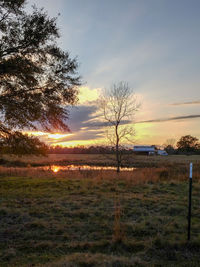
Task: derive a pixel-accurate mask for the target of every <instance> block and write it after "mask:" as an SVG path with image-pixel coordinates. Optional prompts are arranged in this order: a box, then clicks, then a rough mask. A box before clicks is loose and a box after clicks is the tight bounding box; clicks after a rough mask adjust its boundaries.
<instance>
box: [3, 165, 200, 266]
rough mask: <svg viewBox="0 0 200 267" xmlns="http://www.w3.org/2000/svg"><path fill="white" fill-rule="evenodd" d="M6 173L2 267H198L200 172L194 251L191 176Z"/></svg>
mask: <svg viewBox="0 0 200 267" xmlns="http://www.w3.org/2000/svg"><path fill="white" fill-rule="evenodd" d="M21 171H23V170H21ZM0 173H1V178H0V200H1V204H0V224H1V227H0V241H1V242H0V266H9V267H10V266H11V267H12V266H46V267H47V266H50V267H51V266H63V267H64V266H199V262H200V230H199V229H200V213H199V203H200V194H199V192H200V175H199V173H198V172H196V173H195V175H194V183H193V201H192V203H193V207H192V233H191V236H192V238H191V241H190V242H189V243H188V242H187V241H186V239H187V198H188V181H187V176H188V175H187V174H188V173H186V171H183V172H182V173H179V175H178V174H177V173H173V172H171V170H168V169H166V168H164V167H162V168H144V169H138V170H135V171H133V172H123V173H121V174H119V175H117V174H116V173H115V172H113V171H83V172H80V171H65V172H60V173H57V174H53V173H51V172H47V173H45V174H44V173H43V172H39V171H38V170H35V172H34V170H32V172H30V173H28V171H27V172H25V170H24V173H23V174H24V177H22V176H21V175H22V173H20V172H19V173H18V177H13V176H8V175H7V173H6V171H5V170H4V172H3V170H2V169H1V170H0ZM16 173H17V172H16Z"/></svg>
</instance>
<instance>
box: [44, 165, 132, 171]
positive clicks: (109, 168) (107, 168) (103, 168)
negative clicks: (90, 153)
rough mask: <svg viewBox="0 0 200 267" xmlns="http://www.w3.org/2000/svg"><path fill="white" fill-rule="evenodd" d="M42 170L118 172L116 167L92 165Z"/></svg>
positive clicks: (55, 166)
mask: <svg viewBox="0 0 200 267" xmlns="http://www.w3.org/2000/svg"><path fill="white" fill-rule="evenodd" d="M40 169H43V170H51V171H53V172H55V173H56V172H59V171H87V170H116V167H113V166H90V165H67V166H61V165H51V166H44V167H40ZM135 169H136V168H128V167H123V168H120V171H133V170H135Z"/></svg>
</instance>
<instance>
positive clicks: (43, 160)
mask: <svg viewBox="0 0 200 267" xmlns="http://www.w3.org/2000/svg"><path fill="white" fill-rule="evenodd" d="M2 158H3V159H5V160H7V161H8V162H11V163H13V164H9V163H7V165H13V166H15V165H20V163H24V164H22V166H24V167H26V166H27V165H28V164H31V165H33V166H38V165H48V164H55V163H57V164H61V165H68V164H89V165H100V166H101V165H102V166H105V165H110V166H115V164H116V160H115V156H114V155H109V154H106V155H103V154H49V155H48V156H47V157H36V156H35V157H33V156H24V157H16V156H7V155H4V156H2ZM189 162H193V163H197V164H199V165H200V155H192V156H185V155H171V156H140V155H133V154H132V155H124V157H123V162H122V164H123V166H126V167H171V166H172V165H174V164H175V165H178V166H181V165H185V164H189Z"/></svg>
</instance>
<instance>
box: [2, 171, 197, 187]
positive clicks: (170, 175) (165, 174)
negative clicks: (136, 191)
mask: <svg viewBox="0 0 200 267" xmlns="http://www.w3.org/2000/svg"><path fill="white" fill-rule="evenodd" d="M187 167H188V166H185V167H182V168H181V167H178V168H167V167H161V168H140V169H135V170H133V171H122V172H120V173H118V174H117V173H116V171H114V170H75V171H74V170H60V171H58V172H56V173H54V172H53V171H52V170H51V168H49V169H48V168H47V169H42V168H35V167H25V168H20V167H2V166H1V167H0V177H8V176H12V177H33V178H34V177H35V178H55V179H56V178H63V179H69V178H70V179H71V178H73V179H87V178H92V180H93V182H94V183H98V182H99V181H101V180H113V183H114V181H115V180H123V181H125V182H126V184H127V185H135V184H145V183H156V182H159V181H161V182H162V181H172V180H176V181H184V180H187V178H188V174H189V170H188V168H187ZM193 177H194V179H195V181H199V180H200V168H199V167H198V166H196V167H195V168H194V173H193Z"/></svg>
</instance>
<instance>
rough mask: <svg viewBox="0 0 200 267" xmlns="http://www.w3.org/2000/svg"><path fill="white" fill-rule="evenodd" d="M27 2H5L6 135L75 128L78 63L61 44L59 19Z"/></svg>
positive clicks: (0, 85)
mask: <svg viewBox="0 0 200 267" xmlns="http://www.w3.org/2000/svg"><path fill="white" fill-rule="evenodd" d="M25 3H26V1H25V0H15V1H13V0H1V1H0V113H1V118H0V135H1V137H6V138H7V136H8V135H9V134H13V132H14V131H16V130H18V131H19V129H21V130H22V129H37V128H38V127H40V128H41V127H42V128H43V129H44V130H47V131H51V130H54V129H55V130H69V128H68V126H67V124H66V119H68V115H69V113H68V110H67V108H66V106H67V105H73V104H75V103H76V101H77V86H79V85H80V83H81V82H80V77H79V75H78V74H77V67H78V63H77V60H76V59H71V58H70V56H69V53H68V52H64V51H62V50H61V49H60V48H59V47H58V46H57V44H56V39H57V38H58V37H59V31H58V28H57V25H56V18H49V17H48V14H47V13H46V12H45V11H44V10H43V9H40V10H38V9H37V8H36V7H33V11H32V13H31V14H27V13H26V12H25V8H24V7H25Z"/></svg>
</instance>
